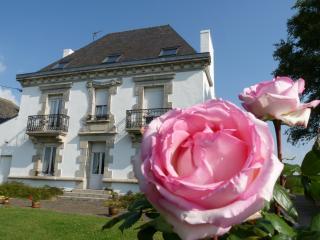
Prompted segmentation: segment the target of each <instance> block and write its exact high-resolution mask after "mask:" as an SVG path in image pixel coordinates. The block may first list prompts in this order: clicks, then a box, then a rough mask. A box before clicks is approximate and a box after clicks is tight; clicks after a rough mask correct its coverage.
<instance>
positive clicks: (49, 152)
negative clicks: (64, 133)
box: [42, 146, 57, 176]
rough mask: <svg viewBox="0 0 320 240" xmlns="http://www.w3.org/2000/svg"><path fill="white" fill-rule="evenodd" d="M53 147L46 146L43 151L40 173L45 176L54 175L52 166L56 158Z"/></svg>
mask: <svg viewBox="0 0 320 240" xmlns="http://www.w3.org/2000/svg"><path fill="white" fill-rule="evenodd" d="M56 150H57V148H56V147H55V146H47V147H45V149H44V155H43V161H42V173H43V174H45V175H50V176H53V175H54V165H55V158H56Z"/></svg>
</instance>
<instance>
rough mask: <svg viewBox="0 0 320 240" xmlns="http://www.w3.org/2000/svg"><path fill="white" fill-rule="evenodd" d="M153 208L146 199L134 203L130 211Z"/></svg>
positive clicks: (130, 206)
mask: <svg viewBox="0 0 320 240" xmlns="http://www.w3.org/2000/svg"><path fill="white" fill-rule="evenodd" d="M147 208H152V205H151V204H150V203H149V201H148V200H147V199H146V198H145V197H144V198H141V199H138V200H136V201H134V202H133V203H132V204H130V205H129V207H128V210H129V211H140V210H141V209H147Z"/></svg>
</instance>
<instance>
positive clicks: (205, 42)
mask: <svg viewBox="0 0 320 240" xmlns="http://www.w3.org/2000/svg"><path fill="white" fill-rule="evenodd" d="M200 52H202V53H205V52H208V53H210V57H211V64H210V66H208V68H209V73H210V77H211V80H212V85H213V86H212V89H213V90H212V93H213V96H215V92H214V49H213V44H212V39H211V33H210V29H206V30H202V31H200Z"/></svg>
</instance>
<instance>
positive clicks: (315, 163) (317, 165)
mask: <svg viewBox="0 0 320 240" xmlns="http://www.w3.org/2000/svg"><path fill="white" fill-rule="evenodd" d="M301 172H302V174H303V175H306V176H312V175H319V174H320V152H319V151H317V150H315V149H313V150H311V151H310V152H308V153H307V154H306V156H305V157H304V159H303V162H302V165H301Z"/></svg>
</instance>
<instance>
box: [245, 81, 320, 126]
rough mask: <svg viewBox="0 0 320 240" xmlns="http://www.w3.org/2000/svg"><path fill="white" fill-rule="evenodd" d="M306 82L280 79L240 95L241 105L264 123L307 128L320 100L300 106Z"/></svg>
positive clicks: (246, 89)
mask: <svg viewBox="0 0 320 240" xmlns="http://www.w3.org/2000/svg"><path fill="white" fill-rule="evenodd" d="M304 84H305V83H304V80H303V79H302V78H300V79H299V80H297V81H295V82H294V81H293V80H292V79H291V78H288V77H277V78H275V79H273V80H272V81H266V82H261V83H259V84H256V85H253V86H251V87H249V88H245V89H244V91H243V93H242V94H240V95H239V99H240V100H242V101H243V103H242V106H243V107H244V108H245V109H246V110H247V111H249V112H251V113H253V114H254V115H255V116H256V117H257V118H259V119H262V120H281V121H282V122H284V123H285V124H287V125H289V126H304V127H307V125H308V121H309V117H310V113H311V109H310V108H312V107H316V106H317V105H318V104H319V103H320V100H314V101H312V102H310V103H301V102H300V98H299V94H301V93H302V92H303V91H304Z"/></svg>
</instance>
